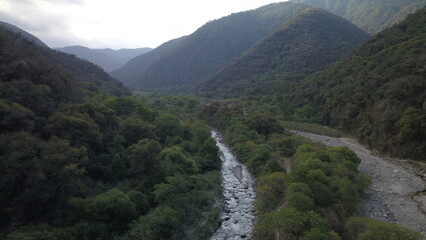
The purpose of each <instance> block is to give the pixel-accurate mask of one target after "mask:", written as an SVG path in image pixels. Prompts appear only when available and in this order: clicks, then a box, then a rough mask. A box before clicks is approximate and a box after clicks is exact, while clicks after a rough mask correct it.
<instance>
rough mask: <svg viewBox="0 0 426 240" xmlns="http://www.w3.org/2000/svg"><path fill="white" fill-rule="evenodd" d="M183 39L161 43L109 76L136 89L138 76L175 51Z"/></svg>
mask: <svg viewBox="0 0 426 240" xmlns="http://www.w3.org/2000/svg"><path fill="white" fill-rule="evenodd" d="M185 38H186V37H181V38H177V39H173V40H170V41H168V42H166V43H163V44H162V45H161V46H159V47H157V48H156V49H154V50H152V51H150V52H147V53H145V54H143V55H140V56H137V57H135V58H134V59H132V60H130V61H129V62H128V63H127V64H126V65H124V66H123V67H121V68H119V69H117V70H115V71H112V72H111V73H110V74H111V76H113V77H115V78H117V79H120V81H121V82H123V84H124V85H125V86H127V87H130V88H135V89H137V88H139V78H140V76H141V75H142V74H143V73H144V72H145V71H146V70H147V69H149V68H150V67H151V66H152V65H153V64H154V63H155V62H156V61H158V60H159V59H161V58H162V57H164V56H165V55H166V54H167V53H169V52H172V51H173V49H176V48H177V47H178V46H179V44H181V43H182V41H183V40H184V39H185Z"/></svg>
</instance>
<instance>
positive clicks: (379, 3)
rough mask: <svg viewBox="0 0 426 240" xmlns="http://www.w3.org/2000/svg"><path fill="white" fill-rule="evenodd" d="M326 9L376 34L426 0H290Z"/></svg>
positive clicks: (417, 7)
mask: <svg viewBox="0 0 426 240" xmlns="http://www.w3.org/2000/svg"><path fill="white" fill-rule="evenodd" d="M290 1H291V2H294V3H303V4H307V5H311V6H315V7H320V8H323V9H326V10H328V11H330V12H332V13H335V14H337V15H339V16H342V17H343V18H345V19H347V20H349V21H351V22H352V23H354V24H355V25H357V26H358V27H360V28H361V29H363V30H364V31H366V32H368V33H370V34H375V33H377V32H380V31H382V30H384V29H386V28H388V27H390V26H392V25H393V24H395V23H397V22H400V21H402V20H403V19H404V18H405V17H406V16H407V15H408V14H409V13H412V12H414V11H416V10H417V9H419V8H421V7H423V6H425V5H426V1H425V0H290Z"/></svg>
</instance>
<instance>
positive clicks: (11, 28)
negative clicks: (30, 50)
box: [0, 21, 47, 47]
mask: <svg viewBox="0 0 426 240" xmlns="http://www.w3.org/2000/svg"><path fill="white" fill-rule="evenodd" d="M0 27H4V28H6V29H8V30H9V31H12V32H14V33H17V34H20V35H21V36H23V37H24V38H26V39H28V40H30V41H31V42H33V43H34V44H36V45H39V46H42V47H47V45H46V44H45V43H44V42H42V41H41V40H40V39H38V38H36V37H35V36H33V35H32V34H30V33H28V32H26V31H24V30H22V29H20V28H18V27H16V26H14V25H12V24H10V23H7V22H2V21H0Z"/></svg>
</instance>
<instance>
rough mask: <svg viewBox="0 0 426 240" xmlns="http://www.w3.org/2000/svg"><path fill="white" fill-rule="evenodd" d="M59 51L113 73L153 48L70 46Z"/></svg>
mask: <svg viewBox="0 0 426 240" xmlns="http://www.w3.org/2000/svg"><path fill="white" fill-rule="evenodd" d="M56 49H57V50H59V51H62V52H65V53H69V54H74V55H76V56H77V57H79V58H82V59H85V60H87V61H89V62H92V63H94V64H97V65H98V66H100V67H102V68H103V69H104V70H105V71H106V72H111V71H113V70H115V69H118V68H120V67H121V66H123V65H125V64H126V63H127V62H128V61H129V60H131V59H132V58H134V57H137V56H139V55H141V54H144V53H147V52H149V51H150V50H151V48H136V49H120V50H113V49H108V48H106V49H90V48H87V47H83V46H70V47H63V48H56Z"/></svg>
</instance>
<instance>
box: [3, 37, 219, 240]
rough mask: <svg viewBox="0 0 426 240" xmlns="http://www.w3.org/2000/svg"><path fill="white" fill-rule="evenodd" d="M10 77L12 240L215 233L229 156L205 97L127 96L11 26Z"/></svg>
mask: <svg viewBox="0 0 426 240" xmlns="http://www.w3.org/2000/svg"><path fill="white" fill-rule="evenodd" d="M0 69H1V71H0V72H1V74H0V86H1V87H0V116H1V121H0V192H1V195H0V205H1V206H2V207H1V209H0V215H1V216H2V217H1V218H0V238H1V239H61V240H63V239H70V240H71V239H76V240H77V239H78V240H82V239H83V240H84V239H87V240H93V239H102V240H105V239H141V238H143V239H153V240H154V239H185V238H186V239H187V238H189V236H191V239H204V238H206V237H207V236H209V235H211V234H212V232H213V231H214V230H215V226H216V224H217V216H218V210H217V209H216V208H214V207H213V204H214V203H215V199H216V198H217V197H218V196H219V194H220V177H219V172H218V169H219V167H220V160H219V157H218V154H217V147H216V145H215V142H214V141H213V139H212V138H211V137H210V131H209V128H208V127H207V125H206V124H205V123H203V122H202V121H198V120H196V119H194V118H190V117H189V116H190V115H195V112H196V111H197V109H198V104H199V103H198V101H196V100H194V99H189V98H185V97H181V98H178V97H177V98H164V99H159V100H157V101H156V102H155V104H150V103H147V102H146V101H142V100H141V99H137V98H133V97H128V96H120V95H122V94H128V91H127V89H125V88H123V87H122V86H121V84H119V83H118V82H117V81H116V80H114V79H112V78H110V77H109V76H107V75H106V74H105V73H104V72H103V71H102V70H101V69H100V68H98V67H96V66H94V65H93V64H91V63H88V62H85V61H82V60H79V59H78V58H75V57H73V56H70V55H67V54H64V53H58V52H55V51H53V50H50V49H48V48H40V47H39V46H36V45H34V44H33V43H32V42H30V41H28V40H26V38H24V37H22V36H21V35H18V34H14V33H12V32H9V31H7V30H4V29H0ZM114 93H116V94H117V96H113V95H112V94H114ZM165 106H167V107H165ZM172 106H177V107H179V112H176V111H173V108H172ZM185 106H186V107H185ZM169 110H170V111H172V113H168V111H169Z"/></svg>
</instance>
